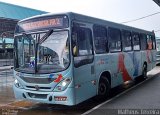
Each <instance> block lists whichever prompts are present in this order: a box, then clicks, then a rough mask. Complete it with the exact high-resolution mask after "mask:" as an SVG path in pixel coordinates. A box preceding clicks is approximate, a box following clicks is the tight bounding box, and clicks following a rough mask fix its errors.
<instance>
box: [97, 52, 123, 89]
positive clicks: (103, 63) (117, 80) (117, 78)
mask: <svg viewBox="0 0 160 115" xmlns="http://www.w3.org/2000/svg"><path fill="white" fill-rule="evenodd" d="M122 55H123V54H122V53H109V54H99V55H96V56H95V63H96V68H95V71H96V79H97V80H98V81H99V79H100V77H101V75H102V73H103V72H109V73H110V74H111V76H110V77H111V88H113V87H116V86H118V85H120V84H122V83H123V82H124V77H123V72H124V64H125V63H124V59H122V58H121V57H122ZM97 88H98V87H97ZM97 90H98V89H97Z"/></svg>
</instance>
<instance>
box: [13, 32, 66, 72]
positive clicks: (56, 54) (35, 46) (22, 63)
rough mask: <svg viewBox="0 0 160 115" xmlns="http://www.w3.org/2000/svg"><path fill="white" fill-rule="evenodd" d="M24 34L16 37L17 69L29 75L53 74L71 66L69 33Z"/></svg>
mask: <svg viewBox="0 0 160 115" xmlns="http://www.w3.org/2000/svg"><path fill="white" fill-rule="evenodd" d="M46 34H47V33H46V32H44V33H35V34H25V35H24V34H22V35H20V36H16V37H15V69H17V70H19V71H22V72H27V73H52V72H58V71H62V70H64V69H66V68H67V67H68V66H69V40H68V31H56V32H52V34H51V35H49V36H47V37H46V38H45V37H44V36H46Z"/></svg>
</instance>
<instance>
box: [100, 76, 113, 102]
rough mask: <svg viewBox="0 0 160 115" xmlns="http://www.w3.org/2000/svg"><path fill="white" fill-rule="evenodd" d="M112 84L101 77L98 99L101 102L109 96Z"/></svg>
mask: <svg viewBox="0 0 160 115" xmlns="http://www.w3.org/2000/svg"><path fill="white" fill-rule="evenodd" d="M110 88H111V86H110V83H109V81H108V79H107V78H106V77H103V76H102V77H101V79H100V81H99V86H98V98H99V99H100V100H105V99H107V97H108V96H109V93H110Z"/></svg>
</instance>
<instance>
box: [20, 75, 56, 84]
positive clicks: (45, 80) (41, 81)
mask: <svg viewBox="0 0 160 115" xmlns="http://www.w3.org/2000/svg"><path fill="white" fill-rule="evenodd" d="M21 79H22V80H23V81H25V82H27V83H36V84H50V83H52V82H53V81H54V80H55V78H31V77H21Z"/></svg>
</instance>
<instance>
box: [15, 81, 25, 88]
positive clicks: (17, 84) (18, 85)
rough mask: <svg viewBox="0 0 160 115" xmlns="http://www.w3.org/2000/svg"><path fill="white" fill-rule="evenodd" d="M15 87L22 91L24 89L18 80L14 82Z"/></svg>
mask: <svg viewBox="0 0 160 115" xmlns="http://www.w3.org/2000/svg"><path fill="white" fill-rule="evenodd" d="M14 85H15V86H16V87H17V88H21V89H22V88H23V87H22V85H21V84H20V83H19V81H18V80H17V79H15V80H14Z"/></svg>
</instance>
